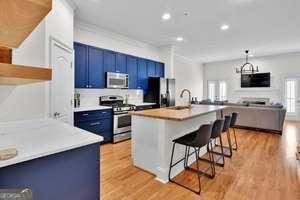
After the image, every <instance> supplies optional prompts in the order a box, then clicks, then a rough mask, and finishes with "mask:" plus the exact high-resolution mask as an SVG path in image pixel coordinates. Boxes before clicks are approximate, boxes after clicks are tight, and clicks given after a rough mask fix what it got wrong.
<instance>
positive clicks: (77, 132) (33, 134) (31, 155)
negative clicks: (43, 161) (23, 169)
mask: <svg viewBox="0 0 300 200" xmlns="http://www.w3.org/2000/svg"><path fill="white" fill-rule="evenodd" d="M101 141H103V137H101V136H99V135H95V134H92V133H90V132H87V131H84V130H82V129H79V128H76V127H73V126H71V125H68V124H66V123H63V122H60V121H57V120H54V119H36V120H27V121H17V122H4V123H3V122H2V123H0V150H3V149H7V148H16V149H17V150H18V155H17V156H16V157H15V158H12V159H10V160H5V161H0V168H2V167H6V166H9V165H14V164H16V163H20V162H24V161H28V160H32V159H35V158H39V157H44V156H48V155H51V154H55V153H59V152H63V151H67V150H71V149H75V148H78V147H83V146H86V145H90V144H94V143H100V142H101Z"/></svg>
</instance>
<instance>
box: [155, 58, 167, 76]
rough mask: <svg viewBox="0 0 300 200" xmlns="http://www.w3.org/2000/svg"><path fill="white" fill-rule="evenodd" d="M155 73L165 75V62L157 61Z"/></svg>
mask: <svg viewBox="0 0 300 200" xmlns="http://www.w3.org/2000/svg"><path fill="white" fill-rule="evenodd" d="M155 75H156V76H157V77H162V78H163V77H165V65H164V64H163V63H160V62H156V63H155Z"/></svg>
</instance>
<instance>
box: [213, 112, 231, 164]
mask: <svg viewBox="0 0 300 200" xmlns="http://www.w3.org/2000/svg"><path fill="white" fill-rule="evenodd" d="M230 123H231V116H230V115H227V116H225V120H224V126H223V129H222V133H224V132H226V137H227V141H228V146H224V145H223V144H222V148H221V149H223V154H222V153H219V152H214V153H215V154H219V155H224V156H226V157H229V158H231V157H232V145H231V137H230V131H229V128H230ZM221 142H222V140H220V143H221ZM216 146H221V144H216ZM224 149H228V150H229V153H225V152H224Z"/></svg>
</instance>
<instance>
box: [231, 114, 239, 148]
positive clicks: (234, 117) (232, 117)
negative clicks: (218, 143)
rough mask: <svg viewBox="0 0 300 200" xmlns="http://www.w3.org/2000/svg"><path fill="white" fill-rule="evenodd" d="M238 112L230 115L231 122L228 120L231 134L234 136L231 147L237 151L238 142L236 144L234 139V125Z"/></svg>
mask: <svg viewBox="0 0 300 200" xmlns="http://www.w3.org/2000/svg"><path fill="white" fill-rule="evenodd" d="M237 117H238V114H237V113H235V112H234V113H232V115H231V122H230V128H231V129H232V130H233V136H234V143H233V144H232V149H233V150H235V151H237V149H238V144H237V139H236V134H235V127H236V120H237Z"/></svg>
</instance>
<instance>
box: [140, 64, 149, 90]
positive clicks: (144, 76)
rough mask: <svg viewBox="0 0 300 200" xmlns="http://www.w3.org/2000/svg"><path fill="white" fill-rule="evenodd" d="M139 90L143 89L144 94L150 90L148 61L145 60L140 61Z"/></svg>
mask: <svg viewBox="0 0 300 200" xmlns="http://www.w3.org/2000/svg"><path fill="white" fill-rule="evenodd" d="M138 89H142V90H143V91H144V94H145V93H146V92H147V90H148V71H147V60H146V59H143V58H139V59H138Z"/></svg>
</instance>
